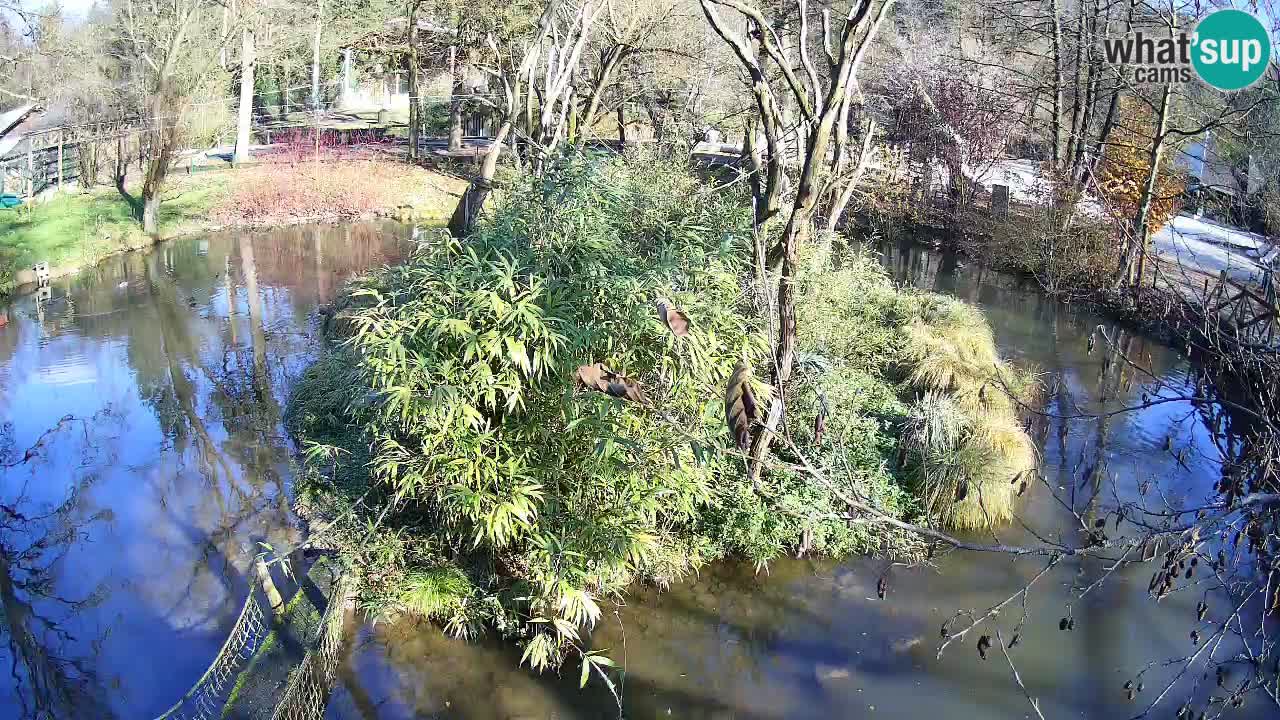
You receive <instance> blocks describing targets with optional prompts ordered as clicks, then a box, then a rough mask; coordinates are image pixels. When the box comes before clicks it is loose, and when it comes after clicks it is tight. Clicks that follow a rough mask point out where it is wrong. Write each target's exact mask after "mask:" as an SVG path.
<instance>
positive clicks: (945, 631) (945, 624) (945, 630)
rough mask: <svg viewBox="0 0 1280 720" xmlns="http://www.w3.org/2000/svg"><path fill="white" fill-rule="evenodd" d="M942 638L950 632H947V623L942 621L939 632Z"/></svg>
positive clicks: (946, 636) (944, 638) (945, 637)
mask: <svg viewBox="0 0 1280 720" xmlns="http://www.w3.org/2000/svg"><path fill="white" fill-rule="evenodd" d="M939 634H940V635H941V636H942V639H943V640H946V639H947V638H948V637H949V636H950V635H951V633H949V632H947V623H942V632H940V633H939Z"/></svg>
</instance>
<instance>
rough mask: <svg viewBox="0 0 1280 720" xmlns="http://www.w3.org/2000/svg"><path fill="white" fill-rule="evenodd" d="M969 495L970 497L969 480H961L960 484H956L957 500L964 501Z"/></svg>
mask: <svg viewBox="0 0 1280 720" xmlns="http://www.w3.org/2000/svg"><path fill="white" fill-rule="evenodd" d="M967 497H969V481H968V480H961V481H960V484H958V485H956V502H964V499H965V498H967Z"/></svg>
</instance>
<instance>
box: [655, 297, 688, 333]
mask: <svg viewBox="0 0 1280 720" xmlns="http://www.w3.org/2000/svg"><path fill="white" fill-rule="evenodd" d="M658 318H659V319H661V320H662V322H663V324H665V325H666V326H667V329H668V330H670V331H671V332H672V333H674V334H675V336H676V337H684V336H685V335H688V334H689V316H688V315H685V314H684V313H682V312H680V310H678V309H677V308H676V307H675V306H673V305H672V304H671V301H670V300H667V299H666V298H659V299H658Z"/></svg>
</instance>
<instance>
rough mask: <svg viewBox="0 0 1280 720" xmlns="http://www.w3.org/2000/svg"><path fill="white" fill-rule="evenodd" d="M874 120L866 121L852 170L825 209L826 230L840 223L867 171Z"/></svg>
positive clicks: (831, 229) (873, 132) (830, 230)
mask: <svg viewBox="0 0 1280 720" xmlns="http://www.w3.org/2000/svg"><path fill="white" fill-rule="evenodd" d="M875 132H876V121H875V120H868V121H867V130H866V132H865V133H864V134H863V136H862V145H861V146H859V148H858V159H857V160H856V161H855V164H854V166H853V171H852V172H851V173H850V174H849V179H848V180H847V181H846V182H845V185H844V189H842V190H841V191H840V194H839V195H838V196H836V198H835V201H834V202H833V203H832V205H831V207H830V208H829V209H828V211H827V232H834V231H835V229H836V227H837V226H838V225H839V224H840V218H841V217H843V216H844V211H845V208H847V207H849V199H850V198H852V197H853V191H854V190H855V189H857V187H858V183H860V182H862V176H863V174H865V173H866V171H867V162H868V161H869V160H870V159H871V143H872V139H873V138H874V137H875Z"/></svg>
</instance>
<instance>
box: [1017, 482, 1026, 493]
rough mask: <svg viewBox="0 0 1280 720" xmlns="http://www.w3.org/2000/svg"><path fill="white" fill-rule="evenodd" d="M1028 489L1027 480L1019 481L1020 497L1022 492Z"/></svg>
mask: <svg viewBox="0 0 1280 720" xmlns="http://www.w3.org/2000/svg"><path fill="white" fill-rule="evenodd" d="M1026 491H1027V481H1026V480H1023V481H1022V482H1020V483H1018V497H1022V493H1024V492H1026Z"/></svg>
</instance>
